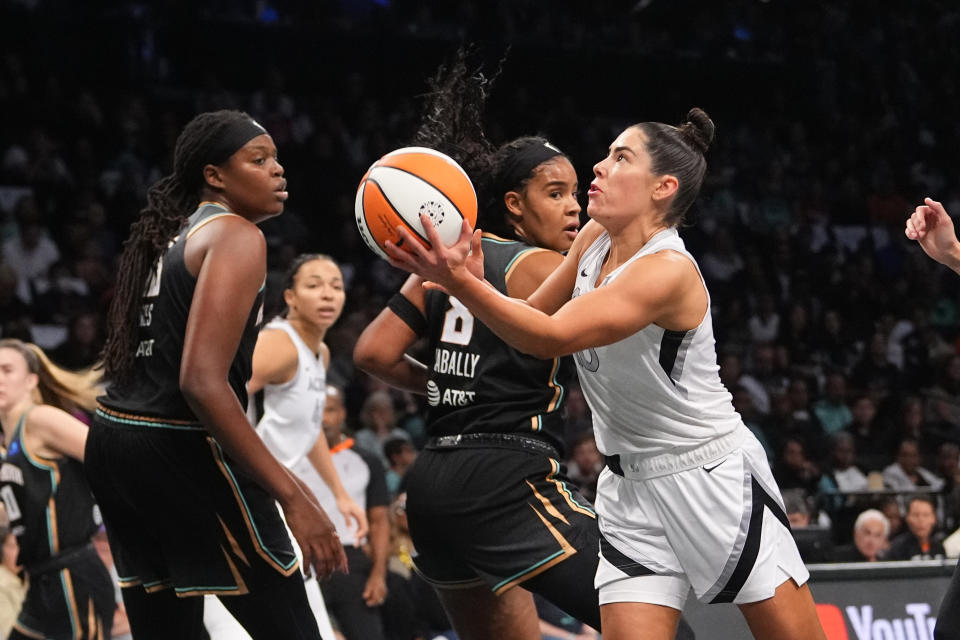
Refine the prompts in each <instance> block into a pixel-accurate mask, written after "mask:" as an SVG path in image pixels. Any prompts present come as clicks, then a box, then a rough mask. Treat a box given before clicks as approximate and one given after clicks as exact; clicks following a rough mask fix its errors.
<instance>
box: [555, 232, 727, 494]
mask: <svg viewBox="0 0 960 640" xmlns="http://www.w3.org/2000/svg"><path fill="white" fill-rule="evenodd" d="M609 249H610V237H609V236H608V235H607V233H606V232H604V233H603V234H601V235H600V237H598V238H597V239H596V240H595V241H594V242H593V244H592V245H590V247H589V248H588V249H587V250H586V252H584V254H583V257H582V258H581V259H580V264H579V265H578V268H579V271H578V274H577V282H576V288H575V290H574V292H573V295H574V297H576V296H578V295H583V294H586V293H588V292H590V291H592V290H593V289H595V288H596V287H595V286H594V285H595V283H596V282H597V279H598V278H599V276H600V269H601V267H602V266H603V261H604V258H605V257H606V255H607V253H608V251H609ZM667 249H669V250H673V251H676V252H678V253H682V254H683V255H685V256H686V257H687V258H688V259H690V261H692V262H693V263H694V265H696V261H695V260H694V259H693V256H691V255H690V254H689V253H688V252H687V250H686V248H685V247H684V244H683V240H681V239H680V236H679V234H678V233H677V231H676V230H675V229H668V230H666V231H661V232H660V233H657V234H656V235H655V236H653V237H652V238H651V239H650V240H649V241H648V242H647V243H646V244H645V245H644V246H643V248H641V249H640V250H639V251H637V253H635V254H634V255H633V256H631V257H630V259H629V260H627V261H626V262H625V263H624V264H622V265H620V266H619V267H617V268H616V269H615V270H613V271H612V272H611V273H610V274H609V275H607V276H606V277H605V278H604V279H603V281H602V282H601V283H600V285H599V286H601V287H602V286H605V285H607V284H609V283H610V282H612V281H613V280H614V279H616V278H618V277H619V276H621V275H622V274H623V273H624V271H626V269H627V268H628V267H629V266H630V265H631V264H633V262H634V261H635V260H637V259H639V258H641V257H643V256H646V255H650V254H652V253H656V252H658V251H663V250H667ZM697 270H698V271H699V267H697ZM702 278H703V276H702V275H701V280H702ZM704 286H706V285H704ZM576 362H577V372H578V374H579V376H580V384H581V386H582V387H583V391H584V396H585V397H586V399H587V402H588V404H589V406H590V409H591V411H592V413H593V425H594V433H595V434H596V439H597V447H598V448H599V449H600V451H601V452H603V453H604V454H606V455H615V454H621V455H622V454H627V455H629V454H634V455H632V456H630V457H631V458H634V459H640V460H646V461H648V462H657V461H658V464H655V465H653V466H650V465H649V464H648V465H646V468H645V469H640V468H636V469H634V471H636V472H639V473H640V474H641V475H645V476H652V475H657V474H659V473H670V472H673V471H677V470H680V469H681V468H685V467H689V466H695V465H696V464H702V462H703V461H704V460H705V456H704V455H702V454H707V455H706V457H708V458H716V457H718V456H720V455H723V454H725V453H726V452H727V451H728V450H730V449H731V448H732V447H734V446H736V445H737V444H738V443H739V442H740V439H741V438H742V431H743V430H742V428H740V427H741V425H742V424H743V423H742V421H741V419H740V416H739V415H738V414H737V413H736V412H735V411H734V409H733V403H732V397H731V395H730V393H729V392H728V391H727V390H726V389H725V388H724V386H723V384H722V383H721V382H720V375H719V367H718V366H717V355H716V347H715V343H714V338H713V323H712V320H711V317H710V301H709V294H708V298H707V312H706V314H705V315H704V317H703V320H702V321H701V322H700V324H699V325H698V326H697V327H696V328H695V329H692V330H690V331H668V330H665V329H663V328H662V327H658V326H656V325H654V324H650V325H648V326H646V327H644V328H643V329H641V330H640V331H638V332H636V333H634V334H633V335H631V336H629V337H627V338H625V339H623V340H620V341H619V342H615V343H613V344H610V345H607V346H604V347H596V348H593V349H587V350H585V351H580V352H578V353H577V354H576ZM683 454H693V457H692V458H691V457H690V455H688V456H686V458H688V459H689V463H690V464H687V463H686V462H683V459H684V458H685V456H684V455H683ZM678 456H679V457H678ZM678 461H680V462H679V464H678Z"/></svg>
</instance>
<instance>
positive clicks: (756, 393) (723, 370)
mask: <svg viewBox="0 0 960 640" xmlns="http://www.w3.org/2000/svg"><path fill="white" fill-rule="evenodd" d="M719 364H720V382H722V383H723V386H725V387H726V388H727V391H729V392H730V393H733V392H734V390H735V389H736V388H737V387H743V388H744V390H746V391H747V392H748V393H749V394H750V397H751V400H752V404H753V407H754V409H756V410H757V411H758V412H759V413H761V414H767V413H769V412H770V394H769V393H768V392H767V389H765V388H764V386H763V384H761V383H760V381H759V380H757V379H756V378H755V377H753V376H752V375H750V374H749V373H745V372H744V370H743V366H742V364H743V363H742V362H741V360H740V356H738V355H737V354H735V353H729V352H728V353H725V354H723V355H722V356H720V362H719Z"/></svg>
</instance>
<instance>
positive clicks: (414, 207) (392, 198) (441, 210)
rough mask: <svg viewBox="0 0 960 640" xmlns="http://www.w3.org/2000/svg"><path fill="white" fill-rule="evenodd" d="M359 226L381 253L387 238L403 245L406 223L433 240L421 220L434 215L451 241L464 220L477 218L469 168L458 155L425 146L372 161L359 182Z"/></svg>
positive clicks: (444, 237)
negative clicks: (401, 229)
mask: <svg viewBox="0 0 960 640" xmlns="http://www.w3.org/2000/svg"><path fill="white" fill-rule="evenodd" d="M355 211H356V217H357V227H358V228H359V229H360V235H361V237H363V241H364V242H365V243H366V244H367V246H368V247H370V249H371V250H373V252H374V253H376V254H377V255H378V256H380V257H381V258H386V257H387V254H386V253H385V252H384V250H383V247H384V242H386V241H387V240H390V241H391V242H393V243H394V244H396V245H397V246H399V247H401V248H402V247H403V243H402V240H401V238H400V235H399V234H398V233H397V227H398V226H400V225H403V226H405V227H407V229H409V230H410V232H411V233H412V234H413V235H414V236H416V237H417V238H418V239H419V240H420V242H422V243H423V245H424V246H430V243H429V242H428V241H427V235H426V232H425V231H424V229H423V226H422V225H421V224H420V214H421V213H424V214H426V215H427V216H429V218H430V220H431V221H432V222H433V226H434V227H436V229H437V232H438V233H439V235H440V238H441V239H442V240H443V243H444V244H446V245H451V244H454V243H455V242H456V241H457V238H458V237H459V236H460V229H461V227H462V225H463V220H464V219H466V220H468V221H469V222H470V225H471V226H474V225H476V222H477V194H476V192H475V191H474V189H473V184H472V183H471V182H470V178H469V177H468V176H467V173H466V172H465V171H464V170H463V169H462V168H461V167H460V165H459V164H457V163H456V162H455V161H454V160H453V158H450V157H449V156H446V155H444V154H442V153H440V152H439V151H434V150H433V149H427V148H425V147H404V148H403V149H397V150H396V151H391V152H390V153H388V154H387V155H385V156H383V157H382V158H380V159H379V160H377V161H376V162H374V163H373V166H371V167H370V169H368V170H367V172H366V173H365V174H364V176H363V179H362V180H361V181H360V186H359V187H358V188H357V200H356V204H355Z"/></svg>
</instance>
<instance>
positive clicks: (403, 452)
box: [383, 437, 417, 496]
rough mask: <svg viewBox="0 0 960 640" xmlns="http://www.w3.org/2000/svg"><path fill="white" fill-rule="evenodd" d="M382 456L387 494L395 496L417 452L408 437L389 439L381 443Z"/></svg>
mask: <svg viewBox="0 0 960 640" xmlns="http://www.w3.org/2000/svg"><path fill="white" fill-rule="evenodd" d="M383 455H384V457H385V458H386V459H387V465H388V466H387V475H386V479H387V492H388V493H389V494H390V495H391V496H395V495H397V493H398V491H399V490H400V483H401V482H402V481H403V477H404V476H405V475H406V473H407V469H409V468H410V467H411V466H413V463H414V462H415V461H416V459H417V450H416V449H415V448H414V446H413V443H411V442H410V438H409V437H402V438H401V437H390V438H388V439H387V441H386V442H384V443H383Z"/></svg>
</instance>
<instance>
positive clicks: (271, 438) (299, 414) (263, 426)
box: [256, 318, 327, 469]
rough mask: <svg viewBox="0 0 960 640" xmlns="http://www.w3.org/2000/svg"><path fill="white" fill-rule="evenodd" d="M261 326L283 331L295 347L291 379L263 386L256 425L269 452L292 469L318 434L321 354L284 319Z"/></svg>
mask: <svg viewBox="0 0 960 640" xmlns="http://www.w3.org/2000/svg"><path fill="white" fill-rule="evenodd" d="M264 329H279V330H281V331H284V332H286V334H287V335H288V336H290V339H291V340H292V341H293V344H294V346H295V347H296V348H297V360H298V362H297V372H296V374H294V376H293V379H292V380H290V381H289V382H285V383H283V384H268V385H266V386H265V387H264V388H263V417H262V418H261V419H260V422H259V423H257V427H256V428H257V433H258V434H260V437H261V438H262V439H263V442H264V444H266V445H267V449H269V450H270V453H272V454H273V455H274V457H275V458H276V459H277V460H279V461H280V462H281V463H282V464H283V465H284V466H286V467H287V468H288V469H292V468H293V467H294V465H296V464H297V463H298V462H300V461H301V460H303V459H304V458H305V457H306V455H307V453H309V451H310V449H312V448H313V445H314V443H316V441H317V438H318V437H319V436H320V431H321V428H322V427H321V422H322V420H323V406H324V403H325V402H326V399H327V397H326V382H327V373H326V369H325V368H324V366H323V357H322V356H317V355H315V354H314V353H313V350H312V349H310V347H308V346H307V344H306V343H305V342H304V341H303V339H302V338H301V337H300V334H298V333H297V331H296V329H294V328H293V327H292V326H291V325H290V322H289V321H288V320H286V319H284V318H277V319H276V320H273V321H271V322H270V323H269V324H268V325H267V326H266V327H264Z"/></svg>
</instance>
